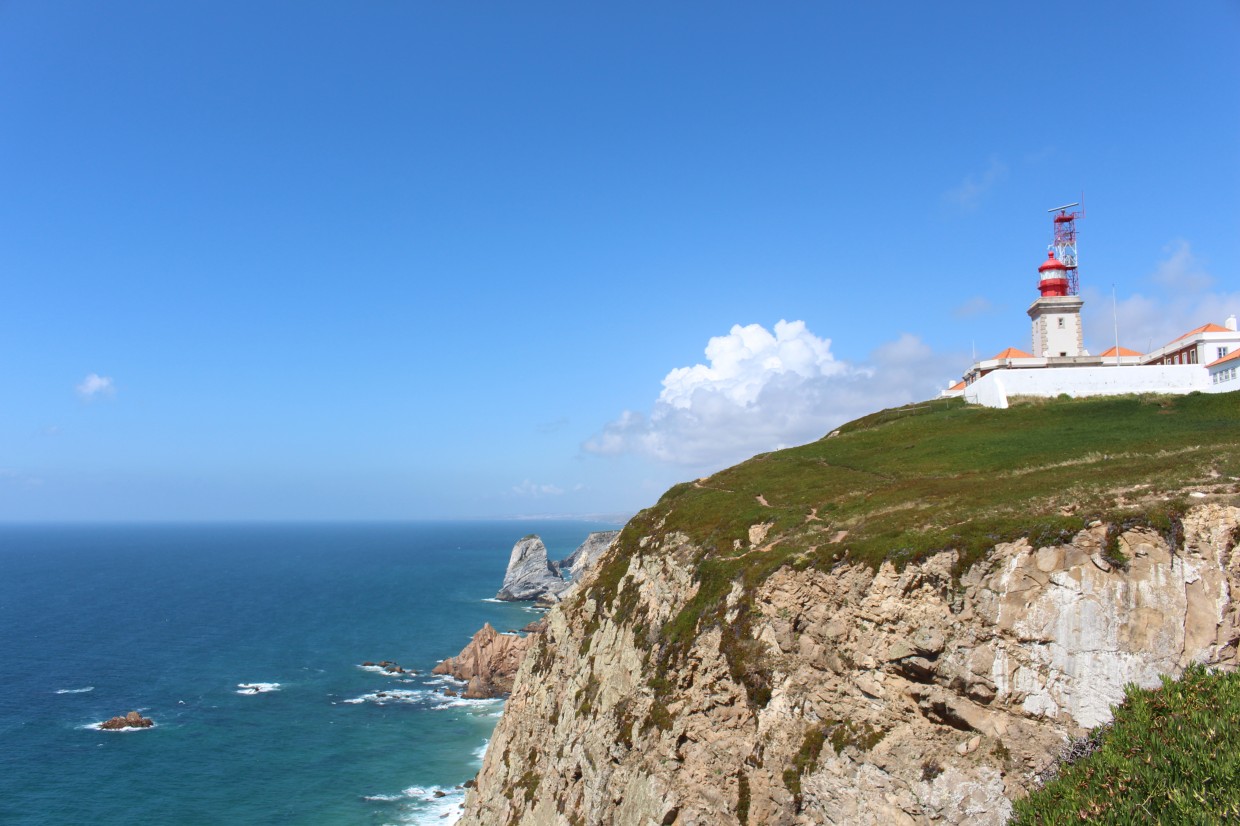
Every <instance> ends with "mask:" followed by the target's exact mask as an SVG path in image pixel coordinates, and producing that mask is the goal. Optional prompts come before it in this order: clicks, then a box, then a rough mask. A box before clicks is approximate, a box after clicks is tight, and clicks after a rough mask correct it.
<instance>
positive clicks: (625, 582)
mask: <svg viewBox="0 0 1240 826" xmlns="http://www.w3.org/2000/svg"><path fill="white" fill-rule="evenodd" d="M1193 493H1199V494H1200V493H1204V494H1207V495H1210V496H1212V497H1214V498H1215V499H1216V500H1217V499H1220V498H1221V499H1223V500H1224V501H1235V500H1236V499H1240V496H1237V494H1240V394H1236V393H1231V394H1192V395H1188V396H1125V397H1104V398H1091V399H1076V400H1073V399H1066V398H1061V399H1057V400H1029V401H1024V402H1018V403H1015V404H1013V406H1012V407H1011V408H1010V409H1007V410H994V409H989V408H981V407H973V406H968V405H965V404H964V403H963V402H962V401H960V400H935V401H931V402H924V403H921V404H916V405H910V406H907V407H902V408H896V409H892V410H885V411H882V412H879V413H875V414H873V415H871V416H867V417H865V418H862V419H858V420H857V421H854V422H851V423H849V424H847V425H845V426H843V427H841V428H840V429H839V430H838V431H836V432H834V433H832V434H830V435H829V436H827V437H824V438H823V439H821V440H819V441H817V442H814V443H812V444H807V445H803V446H801V447H796V448H791V449H788V450H781V451H778V452H774V453H768V454H762V455H759V456H755V457H754V458H752V459H750V460H748V461H746V462H743V463H741V464H739V465H736V466H735V467H732V468H729V469H727V470H724V471H721V472H719V473H717V474H715V475H713V476H711V477H709V478H706V479H699V480H696V481H694V482H688V483H685V484H681V485H678V486H676V487H673V488H672V489H670V490H669V491H668V492H667V493H666V494H664V496H663V497H662V498H661V499H660V500H659V502H658V503H657V504H656V505H654V506H653V507H651V508H649V509H647V510H645V511H642V512H641V513H639V514H638V515H637V516H636V517H634V519H633V520H631V521H630V522H629V524H628V525H627V526H626V527H625V529H624V531H623V532H622V534H621V536H620V539H619V545H620V547H619V552H618V553H614V554H611V555H610V556H609V557H607V558H606V561H605V563H604V564H603V565H602V567H600V569H599V570H598V572H597V576H596V578H595V580H594V581H593V583H592V585H591V587H590V588H589V590H588V591H587V592H586V593H585V594H583V595H581V596H580V597H579V598H578V599H577V600H576V601H575V609H576V610H584V609H585V608H586V606H587V602H586V600H587V598H593V599H594V600H595V606H596V607H595V612H596V613H595V614H594V616H593V617H592V618H591V617H590V616H589V615H587V616H586V617H584V620H585V621H587V622H588V626H587V629H586V630H587V640H588V638H589V633H588V632H589V631H590V630H591V627H590V626H596V625H597V623H598V622H599V621H600V619H601V618H602V617H603V616H611V617H612V618H613V619H616V618H623V621H626V622H629V623H631V624H632V626H633V628H634V631H635V636H636V639H637V642H638V645H639V646H640V647H641V648H642V649H643V650H644V652H645V656H646V657H647V658H648V659H647V663H648V664H649V665H650V666H652V667H653V671H654V673H655V674H656V676H655V677H654V678H653V679H652V680H651V681H650V688H651V689H652V690H653V692H654V697H655V704H654V709H653V710H652V712H651V720H650V721H648V724H652V725H656V726H658V727H659V728H669V727H670V725H671V723H670V718H668V716H667V707H668V704H669V703H670V702H671V701H672V699H673V696H672V693H673V688H672V682H673V681H672V680H670V679H668V678H669V677H670V676H671V674H672V672H673V671H674V670H675V669H676V668H677V667H678V665H679V664H681V663H682V662H683V661H684V658H685V655H686V654H687V652H688V650H689V647H690V646H691V644H692V642H693V640H694V639H695V638H696V637H697V636H698V635H699V634H700V633H701V632H702V631H703V630H705V629H706V628H719V629H720V630H721V631H722V636H721V643H720V645H721V650H722V652H723V653H724V655H725V656H726V657H727V659H728V664H729V669H730V671H731V672H732V675H733V677H734V678H735V679H737V680H738V681H739V682H740V683H742V684H743V685H744V687H745V689H746V693H747V696H748V700H749V703H750V705H751V706H753V707H762V706H765V705H766V703H767V702H768V700H769V699H770V691H771V689H770V686H771V679H772V676H773V675H772V674H770V673H768V665H767V664H766V663H765V661H764V656H763V653H762V646H761V644H760V643H757V642H756V641H755V640H754V639H753V636H752V625H751V619H752V618H751V615H750V611H751V605H752V600H753V596H754V593H755V591H756V589H757V587H758V586H759V585H760V584H761V583H762V581H763V580H765V579H766V578H767V577H769V576H770V575H771V574H772V573H774V572H775V571H777V570H779V569H780V568H781V567H784V566H791V567H793V568H796V569H805V568H810V567H813V568H818V569H822V570H829V569H831V568H832V567H833V566H835V565H837V564H840V563H860V564H866V565H870V566H877V565H879V564H882V563H883V562H885V561H891V562H893V563H895V564H896V565H897V566H903V565H906V564H908V563H910V562H913V561H916V560H920V559H923V558H925V557H927V556H929V555H931V554H933V553H936V552H939V551H942V550H948V549H954V550H956V551H957V552H958V555H959V558H958V561H957V565H956V567H957V573H958V574H960V573H963V572H964V571H965V570H966V569H967V568H968V567H969V566H971V565H972V564H973V563H974V562H975V561H977V560H979V559H981V558H982V557H983V556H984V555H985V554H986V553H987V552H988V550H989V549H991V548H993V547H994V545H995V544H997V543H1000V542H1004V541H1012V540H1015V539H1017V538H1020V537H1029V539H1030V541H1031V542H1033V543H1034V544H1035V545H1039V544H1040V545H1047V544H1052V543H1056V542H1061V541H1066V540H1068V539H1070V538H1071V537H1072V536H1073V535H1074V534H1075V533H1077V532H1078V531H1080V530H1081V529H1083V528H1085V527H1087V526H1089V525H1090V524H1091V523H1094V522H1095V521H1098V520H1100V521H1102V522H1103V523H1106V524H1107V525H1108V526H1109V529H1110V535H1111V537H1112V538H1113V541H1112V542H1111V543H1110V545H1109V553H1110V555H1111V561H1112V562H1113V563H1114V564H1116V565H1117V566H1119V567H1121V568H1122V567H1123V566H1124V564H1125V560H1124V559H1123V557H1122V556H1121V555H1120V552H1119V546H1118V542H1117V541H1115V540H1117V539H1118V536H1119V534H1120V532H1121V531H1122V530H1123V529H1125V528H1130V527H1136V526H1146V527H1151V528H1153V529H1155V530H1158V531H1159V532H1161V533H1162V534H1163V535H1165V536H1166V537H1167V538H1168V540H1169V541H1170V542H1171V543H1172V545H1173V546H1174V545H1175V544H1176V542H1177V541H1178V539H1179V534H1180V532H1181V525H1180V517H1181V515H1182V514H1183V513H1184V511H1185V509H1186V508H1187V506H1188V504H1189V503H1191V502H1192V501H1193V497H1192V494H1193ZM754 526H760V527H759V529H758V530H756V531H753V532H752V533H751V528H753V527H754ZM673 532H676V533H680V534H684V535H685V536H687V537H688V538H689V539H690V541H691V543H692V546H691V547H692V548H693V553H694V554H695V556H694V559H693V564H694V566H695V576H696V578H697V580H698V582H699V588H698V590H697V592H696V595H695V596H694V597H693V599H692V600H690V602H689V603H688V604H686V605H684V606H682V607H681V608H680V610H679V611H678V613H676V614H675V615H673V617H672V619H671V620H670V621H668V622H666V623H663V624H661V625H660V624H651V623H649V622H648V618H647V617H646V616H644V615H642V614H640V612H635V611H634V606H635V604H636V599H635V597H636V591H635V590H630V583H631V580H629V579H626V572H627V569H628V566H629V560H630V557H632V556H634V555H642V554H653V553H659V552H660V551H659V550H657V549H658V548H659V547H660V543H659V542H658V541H657V540H658V539H659V538H661V537H664V536H667V535H670V534H672V533H673ZM646 537H651V538H653V539H652V540H645V538H646ZM737 582H740V583H741V584H742V585H743V595H742V597H741V599H740V601H739V603H737V605H736V606H735V608H736V610H735V611H733V612H725V606H724V603H725V600H724V597H725V596H726V595H727V594H728V592H729V591H731V590H732V589H733V587H734V585H735V584H736V583H737ZM586 644H588V643H583V645H586ZM1191 676H1192V678H1193V680H1192V681H1191V682H1190V683H1189V687H1190V688H1191V689H1192V690H1193V691H1195V692H1196V693H1195V694H1193V695H1192V697H1194V698H1196V697H1198V696H1205V695H1203V694H1202V692H1206V694H1208V693H1209V692H1210V691H1222V692H1223V693H1224V694H1225V695H1226V697H1227V698H1228V702H1230V706H1228V707H1227V709H1226V710H1225V716H1226V720H1227V722H1226V723H1224V725H1230V726H1234V724H1235V719H1236V717H1235V715H1236V714H1237V709H1238V708H1240V695H1238V694H1237V693H1236V691H1235V689H1234V684H1235V680H1232V681H1231V682H1229V683H1227V684H1226V685H1225V686H1223V685H1220V686H1219V687H1218V688H1217V689H1215V688H1213V687H1211V686H1210V684H1209V680H1211V679H1215V678H1206V677H1204V676H1202V675H1200V674H1197V673H1195V672H1194V673H1193V674H1192V675H1191ZM1203 681H1205V682H1203ZM1183 694H1184V693H1183V692H1180V693H1179V694H1176V693H1175V692H1174V691H1171V690H1169V691H1168V693H1167V694H1166V695H1164V696H1169V697H1179V696H1181V695H1183ZM1184 696H1188V695H1184ZM1145 697H1146V695H1136V694H1134V695H1132V699H1131V700H1130V702H1131V703H1134V704H1137V703H1140V702H1145V699H1143V698H1145ZM1215 699H1218V698H1215ZM1202 702H1203V701H1199V700H1196V699H1194V700H1192V701H1191V702H1188V703H1187V706H1186V708H1189V710H1190V711H1192V713H1193V715H1195V716H1193V717H1192V720H1196V719H1197V718H1198V717H1201V715H1200V714H1198V713H1197V711H1198V710H1200V708H1201V707H1202ZM1206 702H1207V703H1208V702H1209V701H1206ZM1168 708H1169V710H1167V711H1166V713H1165V714H1163V715H1162V716H1161V717H1159V716H1158V715H1154V717H1157V719H1159V720H1163V719H1165V718H1167V715H1170V718H1171V719H1172V720H1173V722H1175V723H1176V725H1183V723H1184V720H1188V719H1189V718H1188V717H1187V716H1186V715H1188V714H1189V711H1184V712H1183V713H1181V707H1180V706H1169V707H1168ZM1141 714H1144V716H1143V717H1141V718H1140V719H1142V720H1148V719H1150V718H1151V715H1150V714H1148V713H1145V712H1141ZM1121 719H1124V718H1121ZM1202 719H1204V718H1202ZM1190 722H1191V720H1190ZM1158 725H1163V724H1162V723H1159V724H1158ZM1157 730H1158V729H1157V728H1155V729H1154V731H1155V732H1157ZM1205 731H1206V733H1205V734H1201V736H1200V737H1198V735H1197V733H1192V734H1190V735H1189V736H1188V737H1187V738H1185V742H1200V743H1204V744H1205V746H1204V747H1207V750H1209V748H1214V750H1215V753H1217V752H1218V748H1217V741H1216V740H1210V739H1209V738H1210V737H1213V736H1214V734H1213V733H1212V732H1211V730H1210V728H1209V726H1208V725H1207V726H1206V730H1205ZM1124 736H1125V738H1128V737H1130V735H1128V734H1125V735H1124ZM1158 737H1159V735H1157V734H1156V735H1155V739H1157V738H1158ZM1202 738H1205V739H1202ZM1163 739H1166V738H1163ZM1229 742H1230V741H1229ZM1166 754H1167V756H1166V759H1165V760H1164V761H1163V763H1162V764H1161V765H1165V766H1171V769H1168V770H1167V771H1168V772H1169V773H1168V774H1164V775H1158V773H1157V772H1153V775H1156V776H1152V779H1150V778H1149V777H1147V775H1150V774H1151V772H1152V771H1153V770H1150V771H1147V772H1146V774H1145V775H1141V777H1143V778H1146V780H1148V783H1149V784H1152V785H1141V784H1142V783H1144V782H1146V781H1145V780H1141V781H1138V780H1131V781H1126V782H1128V785H1129V788H1139V789H1141V790H1142V791H1143V792H1144V791H1146V790H1147V789H1148V788H1158V789H1161V790H1162V791H1160V792H1159V793H1166V794H1168V795H1171V796H1172V797H1174V799H1175V800H1176V801H1179V802H1181V803H1183V806H1184V807H1186V808H1182V809H1180V811H1186V810H1192V805H1193V800H1192V799H1191V797H1190V799H1188V800H1187V801H1184V800H1181V798H1182V797H1183V796H1184V795H1190V796H1191V795H1193V794H1194V793H1195V794H1198V795H1200V794H1201V793H1202V792H1203V790H1204V789H1205V786H1203V785H1202V784H1203V783H1204V784H1208V783H1209V782H1210V780H1209V778H1210V777H1211V771H1212V770H1211V769H1210V768H1209V766H1208V765H1207V766H1206V767H1205V768H1204V769H1202V767H1201V765H1198V770H1197V771H1195V772H1193V773H1191V774H1189V773H1185V772H1184V770H1183V767H1179V768H1177V767H1176V761H1177V760H1180V761H1183V760H1187V761H1188V762H1189V763H1194V762H1196V763H1197V764H1200V763H1201V760H1199V759H1198V757H1199V756H1190V757H1182V756H1180V755H1179V754H1178V752H1174V753H1173V752H1171V751H1168V752H1167V753H1166ZM1110 755H1111V752H1106V754H1103V755H1102V756H1101V757H1095V758H1094V760H1095V761H1098V760H1106V761H1111V762H1108V763H1103V764H1099V763H1097V762H1095V763H1093V764H1090V763H1086V764H1083V765H1084V768H1083V769H1082V771H1084V772H1086V773H1087V775H1088V777H1089V778H1092V780H1091V782H1093V780H1096V781H1097V785H1098V788H1099V789H1100V790H1101V791H1100V792H1099V793H1098V795H1094V794H1093V792H1087V791H1085V786H1084V785H1080V783H1081V781H1079V780H1071V781H1069V782H1072V783H1077V786H1076V787H1075V788H1077V791H1076V792H1073V793H1072V794H1070V795H1067V798H1068V799H1069V800H1070V801H1071V805H1072V807H1074V808H1069V809H1067V810H1055V811H1056V812H1057V813H1056V814H1039V813H1038V809H1037V808H1033V809H1031V808H1028V807H1026V808H1024V809H1023V810H1022V816H1023V818H1024V819H1023V820H1022V822H1024V823H1048V822H1067V820H1073V821H1075V820H1076V819H1077V816H1078V815H1079V816H1081V817H1084V818H1085V819H1090V818H1091V816H1093V817H1101V818H1102V819H1103V820H1106V821H1108V822H1116V823H1126V822H1140V820H1141V818H1139V817H1137V815H1136V814H1134V811H1136V810H1133V809H1127V808H1124V807H1120V806H1115V807H1112V808H1110V809H1109V814H1108V815H1102V812H1103V811H1104V809H1106V808H1107V804H1105V801H1104V800H1103V798H1105V797H1106V795H1108V794H1112V793H1113V792H1114V788H1113V787H1112V786H1109V785H1107V784H1108V779H1107V774H1106V772H1108V771H1110V769H1099V768H1093V769H1091V768H1090V766H1091V765H1093V766H1098V765H1106V766H1111V765H1112V763H1114V761H1115V760H1116V759H1118V758H1113V757H1112V756H1110ZM1234 764H1235V761H1234V760H1232V761H1231V763H1230V764H1229V765H1231V769H1232V775H1230V776H1231V777H1233V779H1234V777H1235V776H1236V772H1235V765H1234ZM1133 772H1137V773H1139V771H1138V768H1133V769H1132V771H1131V772H1130V773H1129V774H1127V775H1123V777H1134V776H1135V775H1133ZM1065 776H1069V775H1065ZM1070 776H1071V777H1076V775H1070ZM1178 777H1191V778H1192V780H1191V784H1190V785H1192V786H1193V787H1192V788H1188V787H1185V788H1183V789H1180V788H1179V787H1177V786H1176V785H1175V784H1176V783H1177V782H1178V781H1177V779H1176V778H1178ZM1202 777H1204V778H1205V779H1204V780H1203V779H1202ZM1159 784H1161V785H1159ZM1057 794H1059V795H1060V796H1064V793H1063V792H1059V793H1057ZM1177 795H1178V796H1179V797H1176V796H1177ZM1051 796H1052V797H1053V796H1055V795H1054V794H1052V795H1051ZM1042 799H1046V798H1042ZM1216 802H1217V801H1216ZM1218 805H1220V806H1222V807H1223V808H1222V809H1217V811H1227V812H1231V811H1232V809H1233V807H1234V805H1235V796H1234V795H1230V796H1226V800H1225V801H1223V802H1218ZM1048 811H1049V810H1048ZM1197 811H1199V812H1200V811H1203V810H1201V809H1198V810H1197ZM1208 811H1215V809H1213V808H1212V809H1209V810H1208ZM1069 813H1070V814H1069ZM1138 814H1139V812H1138ZM1061 817H1062V818H1064V819H1061ZM1158 817H1162V815H1159V816H1158ZM1163 822H1180V821H1177V820H1175V818H1174V817H1173V818H1172V820H1163ZM1193 822H1197V821H1193ZM1201 822H1205V821H1201Z"/></svg>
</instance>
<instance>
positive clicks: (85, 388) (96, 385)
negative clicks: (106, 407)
mask: <svg viewBox="0 0 1240 826" xmlns="http://www.w3.org/2000/svg"><path fill="white" fill-rule="evenodd" d="M77 392H78V395H79V396H81V397H82V398H83V399H86V400H87V401H91V400H93V399H98V398H105V397H108V396H114V395H116V385H115V384H113V383H112V377H111V376H101V375H99V374H98V373H91V374H90V375H88V376H87V377H86V378H84V379H82V381H81V382H79V383H78V385H77Z"/></svg>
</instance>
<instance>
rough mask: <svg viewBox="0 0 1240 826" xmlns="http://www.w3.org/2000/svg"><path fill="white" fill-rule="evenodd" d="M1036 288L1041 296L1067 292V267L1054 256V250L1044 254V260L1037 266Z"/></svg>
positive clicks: (1060, 294) (1052, 295) (1058, 294)
mask: <svg viewBox="0 0 1240 826" xmlns="http://www.w3.org/2000/svg"><path fill="white" fill-rule="evenodd" d="M1038 275H1039V277H1040V279H1041V280H1040V281H1038V289H1039V290H1040V291H1041V293H1042V297H1043V298H1050V297H1054V296H1062V295H1067V294H1068V268H1067V267H1066V266H1064V264H1063V263H1062V262H1060V261H1059V260H1057V259H1056V258H1055V253H1054V252H1048V253H1047V254H1046V260H1045V261H1043V262H1042V266H1040V267H1038Z"/></svg>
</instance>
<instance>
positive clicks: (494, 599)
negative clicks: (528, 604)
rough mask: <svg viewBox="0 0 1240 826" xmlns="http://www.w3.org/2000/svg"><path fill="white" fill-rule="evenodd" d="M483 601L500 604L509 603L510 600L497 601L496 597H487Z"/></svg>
mask: <svg viewBox="0 0 1240 826" xmlns="http://www.w3.org/2000/svg"><path fill="white" fill-rule="evenodd" d="M482 601H483V602H499V603H504V602H507V601H508V600H506V599H496V598H495V597H485V598H484V599H483V600H482Z"/></svg>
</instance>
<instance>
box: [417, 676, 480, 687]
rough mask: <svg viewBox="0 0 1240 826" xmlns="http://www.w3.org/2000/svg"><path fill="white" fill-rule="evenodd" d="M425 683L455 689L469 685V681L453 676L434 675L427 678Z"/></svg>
mask: <svg viewBox="0 0 1240 826" xmlns="http://www.w3.org/2000/svg"><path fill="white" fill-rule="evenodd" d="M423 682H425V683H426V684H427V685H447V686H453V687H455V686H458V685H469V682H468V681H467V680H458V679H457V678H456V677H453V676H452V675H451V674H432V675H431V676H429V677H427V678H425V679H424V680H423Z"/></svg>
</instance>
